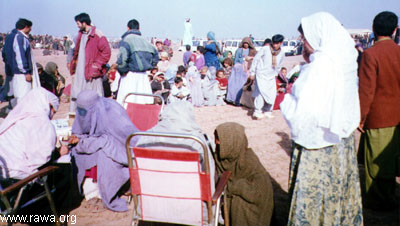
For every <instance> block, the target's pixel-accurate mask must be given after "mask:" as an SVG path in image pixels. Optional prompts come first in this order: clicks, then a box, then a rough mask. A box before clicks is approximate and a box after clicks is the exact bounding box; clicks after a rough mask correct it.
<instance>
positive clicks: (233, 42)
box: [224, 39, 242, 55]
mask: <svg viewBox="0 0 400 226" xmlns="http://www.w3.org/2000/svg"><path fill="white" fill-rule="evenodd" d="M241 41H242V40H239V39H230V40H226V41H225V48H224V51H231V52H232V55H235V52H236V50H237V49H238V48H239V45H240V42H241Z"/></svg>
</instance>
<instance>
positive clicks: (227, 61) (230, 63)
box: [224, 57, 233, 66]
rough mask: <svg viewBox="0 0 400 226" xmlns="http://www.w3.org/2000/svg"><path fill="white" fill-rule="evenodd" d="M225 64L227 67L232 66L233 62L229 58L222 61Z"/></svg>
mask: <svg viewBox="0 0 400 226" xmlns="http://www.w3.org/2000/svg"><path fill="white" fill-rule="evenodd" d="M225 63H227V64H228V65H229V66H232V64H233V61H232V59H231V58H228V57H227V58H225V60H224V64H225Z"/></svg>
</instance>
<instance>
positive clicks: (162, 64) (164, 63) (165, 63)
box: [157, 52, 169, 73]
mask: <svg viewBox="0 0 400 226" xmlns="http://www.w3.org/2000/svg"><path fill="white" fill-rule="evenodd" d="M160 55H161V60H160V61H159V62H158V64H157V68H158V71H161V72H164V73H165V72H167V70H168V67H169V60H168V53H167V52H162V53H161V54H160Z"/></svg>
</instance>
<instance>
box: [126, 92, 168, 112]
mask: <svg viewBox="0 0 400 226" xmlns="http://www.w3.org/2000/svg"><path fill="white" fill-rule="evenodd" d="M135 95H136V96H144V97H153V98H154V97H158V98H160V99H161V111H160V114H161V112H162V111H163V109H164V98H163V97H162V96H161V95H157V94H147V93H135V92H132V93H128V94H126V96H125V97H124V100H123V101H122V106H124V107H125V104H126V103H131V102H127V101H126V99H127V98H128V97H129V96H135Z"/></svg>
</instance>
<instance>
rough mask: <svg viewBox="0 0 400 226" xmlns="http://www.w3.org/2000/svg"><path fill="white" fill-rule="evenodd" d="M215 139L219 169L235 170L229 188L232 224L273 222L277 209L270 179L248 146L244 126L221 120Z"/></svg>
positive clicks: (254, 224)
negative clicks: (275, 209)
mask: <svg viewBox="0 0 400 226" xmlns="http://www.w3.org/2000/svg"><path fill="white" fill-rule="evenodd" d="M215 143H216V145H217V150H216V158H215V159H216V165H217V168H218V171H219V172H222V171H231V172H232V174H231V177H230V178H229V182H228V185H227V191H226V199H227V202H226V203H227V205H228V210H229V211H228V212H229V222H230V224H231V225H233V226H236V225H239V226H242V225H252V226H265V225H270V222H271V217H272V212H273V209H274V201H273V189H272V184H271V179H270V176H269V174H268V172H267V171H266V170H265V168H264V167H263V166H262V165H261V163H260V160H259V159H258V157H257V156H256V154H255V153H254V152H253V150H252V149H251V148H249V147H248V143H247V137H246V134H245V131H244V127H243V126H242V125H240V124H237V123H234V122H227V123H223V124H220V125H219V126H217V128H216V129H215ZM226 217H227V216H225V218H226Z"/></svg>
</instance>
